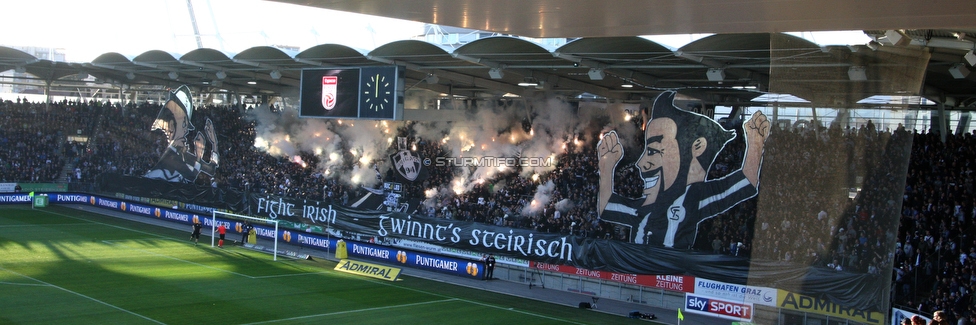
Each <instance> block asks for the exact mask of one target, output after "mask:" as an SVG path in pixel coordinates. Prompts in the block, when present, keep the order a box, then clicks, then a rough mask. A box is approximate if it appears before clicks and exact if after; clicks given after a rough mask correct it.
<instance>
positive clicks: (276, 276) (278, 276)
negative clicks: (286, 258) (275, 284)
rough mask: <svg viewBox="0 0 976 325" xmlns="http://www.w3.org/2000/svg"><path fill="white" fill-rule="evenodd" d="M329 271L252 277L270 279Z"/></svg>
mask: <svg viewBox="0 0 976 325" xmlns="http://www.w3.org/2000/svg"><path fill="white" fill-rule="evenodd" d="M327 273H329V272H325V271H322V272H305V273H291V274H278V275H262V276H255V277H252V278H254V279H270V278H284V277H290V276H304V275H316V274H327Z"/></svg>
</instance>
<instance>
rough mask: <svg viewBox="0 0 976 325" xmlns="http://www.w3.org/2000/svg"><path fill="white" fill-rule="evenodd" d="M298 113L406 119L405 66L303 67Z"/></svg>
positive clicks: (330, 116)
mask: <svg viewBox="0 0 976 325" xmlns="http://www.w3.org/2000/svg"><path fill="white" fill-rule="evenodd" d="M298 115H299V116H301V117H314V118H342V119H373V120H400V119H403V68H402V67H399V66H376V67H348V68H326V69H303V70H302V81H301V97H300V104H299V111H298Z"/></svg>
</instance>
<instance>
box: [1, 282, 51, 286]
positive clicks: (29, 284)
mask: <svg viewBox="0 0 976 325" xmlns="http://www.w3.org/2000/svg"><path fill="white" fill-rule="evenodd" d="M0 284H7V285H12V286H26V287H47V286H48V285H46V284H40V283H16V282H7V281H0Z"/></svg>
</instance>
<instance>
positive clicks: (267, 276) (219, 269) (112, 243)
mask: <svg viewBox="0 0 976 325" xmlns="http://www.w3.org/2000/svg"><path fill="white" fill-rule="evenodd" d="M127 241H128V240H103V241H102V242H103V243H106V244H109V245H112V246H120V247H123V248H125V249H129V250H134V251H139V252H143V253H146V254H150V255H155V256H159V257H163V258H168V259H171V260H175V261H180V262H183V263H188V264H193V265H196V266H200V267H203V268H207V269H211V270H216V271H221V272H225V273H230V274H233V275H237V276H241V277H245V278H248V279H268V278H282V277H289V276H303V275H313V274H325V273H327V272H304V273H289V274H278V275H260V276H254V275H247V274H244V273H238V272H234V271H228V270H224V269H221V268H216V267H213V266H209V265H206V264H200V263H197V262H193V261H188V260H184V259H182V258H179V257H175V256H170V255H166V254H160V253H156V252H152V251H148V250H145V249H141V248H135V247H132V246H128V245H125V244H118V243H119V242H127Z"/></svg>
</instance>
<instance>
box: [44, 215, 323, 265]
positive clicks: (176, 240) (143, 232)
mask: <svg viewBox="0 0 976 325" xmlns="http://www.w3.org/2000/svg"><path fill="white" fill-rule="evenodd" d="M79 210H81V211H85V212H88V213H97V212H92V211H88V210H84V209H79ZM40 211H41V212H44V213H50V214H54V215H59V216H62V217H66V218H71V219H75V220H81V221H84V222H88V223H93V224H98V225H102V226H106V227H111V228H117V229H122V230H127V231H131V232H135V233H139V234H144V235H149V236H152V237H156V238H161V239H166V240H171V241H174V242H182V241H180V240H178V239H176V238H175V237H172V236H166V235H160V234H155V233H151V232H146V231H141V230H135V229H132V228H127V227H123V226H118V225H113V224H107V223H104V222H98V221H94V220H88V219H83V218H78V217H75V216H71V215H67V214H63V213H59V212H54V211H44V210H40ZM137 222H138V221H137ZM102 242H105V243H108V244H110V245H114V243H112V242H110V241H105V240H103V241H102ZM128 248H129V249H135V250H139V249H138V248H131V247H128ZM143 252H147V251H143ZM147 253H150V254H155V255H158V256H163V257H167V258H171V259H175V260H179V261H183V262H186V263H191V264H196V265H199V266H204V267H208V268H212V267H209V266H206V265H203V264H199V263H194V262H191V261H186V260H183V259H179V258H176V257H172V256H169V255H163V254H158V253H152V252H147ZM215 269H216V268H215ZM217 270H220V269H217ZM222 271H224V272H229V273H231V274H236V275H240V276H243V277H246V278H251V279H262V278H273V277H281V276H294V275H291V274H286V275H268V276H250V275H246V274H241V273H236V272H232V271H227V270H222ZM321 273H324V272H310V273H301V274H300V275H308V274H321Z"/></svg>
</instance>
